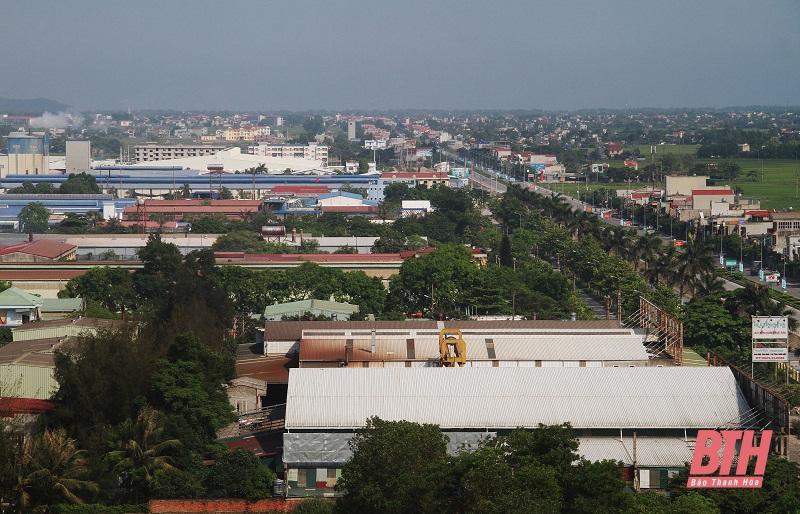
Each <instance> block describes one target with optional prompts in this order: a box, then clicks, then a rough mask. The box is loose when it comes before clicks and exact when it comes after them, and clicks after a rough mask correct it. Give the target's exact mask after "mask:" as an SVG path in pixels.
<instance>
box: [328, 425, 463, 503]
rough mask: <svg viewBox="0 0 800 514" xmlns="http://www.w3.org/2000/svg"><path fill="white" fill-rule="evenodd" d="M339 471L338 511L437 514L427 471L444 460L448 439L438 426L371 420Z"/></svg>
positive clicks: (359, 435)
mask: <svg viewBox="0 0 800 514" xmlns="http://www.w3.org/2000/svg"><path fill="white" fill-rule="evenodd" d="M350 447H351V448H352V450H353V455H352V457H351V458H350V460H349V461H348V462H347V463H346V464H345V465H344V466H343V467H342V476H341V478H340V479H339V480H338V481H337V483H336V490H337V491H338V492H340V493H341V494H342V496H341V498H339V499H338V500H337V502H336V512H343V513H344V512H383V513H387V514H391V513H405V512H435V511H434V510H432V509H431V508H430V506H429V505H428V504H427V502H426V499H427V498H428V495H426V494H424V491H426V490H430V487H431V486H430V483H429V481H428V480H426V477H425V475H426V469H427V468H428V467H429V466H431V465H435V464H444V463H445V462H446V460H447V451H446V450H447V439H446V438H445V436H444V435H442V432H441V430H440V429H439V427H438V426H436V425H427V424H426V425H420V424H417V423H411V422H408V421H384V420H382V419H380V418H377V417H374V418H370V419H369V420H367V425H366V427H365V428H364V429H363V430H361V431H359V432H358V433H357V434H356V435H355V436H354V437H353V439H352V440H351V442H350Z"/></svg>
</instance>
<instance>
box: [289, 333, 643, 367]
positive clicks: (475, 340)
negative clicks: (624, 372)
mask: <svg viewBox="0 0 800 514" xmlns="http://www.w3.org/2000/svg"><path fill="white" fill-rule="evenodd" d="M315 332H316V331H311V330H308V331H306V332H305V335H306V336H309V335H311V334H313V333H315ZM376 332H377V331H376ZM398 335H399V334H398ZM463 337H464V342H466V343H467V360H543V361H580V360H587V361H642V360H644V361H646V360H648V359H649V357H648V355H647V351H646V350H645V347H644V345H643V344H642V337H641V336H639V335H634V334H626V335H605V334H600V335H584V336H575V335H572V334H570V335H538V334H536V335H513V336H508V335H501V336H493V337H484V336H477V335H469V334H466V335H464V336H463ZM407 339H409V338H403V337H385V336H377V337H376V341H375V342H376V344H375V350H376V352H375V353H374V354H373V353H372V352H371V342H370V339H369V338H368V337H364V336H361V337H357V338H353V341H354V342H355V345H354V352H353V355H352V358H351V360H356V361H360V360H370V361H371V360H398V359H399V360H431V359H438V358H439V338H438V334H435V335H431V334H427V335H419V334H417V335H416V336H415V337H413V340H414V351H415V355H414V357H413V359H412V358H409V357H408V355H407V351H406V342H407ZM487 339H490V340H491V341H492V342H493V343H494V350H495V357H491V356H490V355H489V351H488V348H487ZM346 340H347V338H345V337H335V338H324V337H323V338H311V337H306V338H304V339H301V341H300V360H301V361H331V360H333V361H335V360H340V359H342V360H343V359H344V354H345V351H344V346H345V343H346ZM356 348H359V349H360V348H365V350H363V351H355V349H356Z"/></svg>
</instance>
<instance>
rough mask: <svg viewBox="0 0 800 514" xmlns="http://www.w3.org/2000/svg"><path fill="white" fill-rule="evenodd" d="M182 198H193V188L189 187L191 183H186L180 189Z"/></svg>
mask: <svg viewBox="0 0 800 514" xmlns="http://www.w3.org/2000/svg"><path fill="white" fill-rule="evenodd" d="M180 193H181V198H191V197H192V188H191V187H189V184H184V185H183V186H182V187H181V190H180Z"/></svg>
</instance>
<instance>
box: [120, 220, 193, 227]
mask: <svg viewBox="0 0 800 514" xmlns="http://www.w3.org/2000/svg"><path fill="white" fill-rule="evenodd" d="M119 224H120V225H122V226H123V227H135V226H137V225H144V226H145V227H146V228H159V227H160V226H162V224H161V223H159V222H158V221H120V222H119ZM163 227H164V228H177V227H178V223H177V222H175V221H165V222H164V223H163Z"/></svg>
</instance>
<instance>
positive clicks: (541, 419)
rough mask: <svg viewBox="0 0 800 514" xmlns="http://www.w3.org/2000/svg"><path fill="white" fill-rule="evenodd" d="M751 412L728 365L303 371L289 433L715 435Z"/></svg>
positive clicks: (293, 379)
mask: <svg viewBox="0 0 800 514" xmlns="http://www.w3.org/2000/svg"><path fill="white" fill-rule="evenodd" d="M749 410H750V409H749V407H748V405H747V402H746V401H745V399H744V397H743V395H742V393H741V391H740V390H739V387H738V386H737V385H736V381H735V380H734V377H733V374H732V373H731V371H730V370H729V369H728V368H724V367H707V368H683V367H666V368H653V367H646V368H367V369H363V368H362V369H348V368H322V369H314V368H299V369H291V370H290V371H289V389H288V396H287V406H286V428H287V429H290V430H291V429H326V428H359V427H362V426H364V424H365V423H366V420H367V418H369V417H371V416H379V417H381V418H383V419H386V420H390V421H399V420H407V421H414V422H419V423H433V424H437V425H439V426H440V427H441V428H443V429H444V428H456V429H461V428H463V429H492V428H496V429H502V428H516V427H536V426H537V425H538V424H539V423H544V424H548V425H554V424H560V423H563V422H567V421H568V422H570V423H572V426H573V427H575V428H717V427H738V426H739V425H740V424H742V422H743V420H744V419H746V418H747V417H748V411H749Z"/></svg>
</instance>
